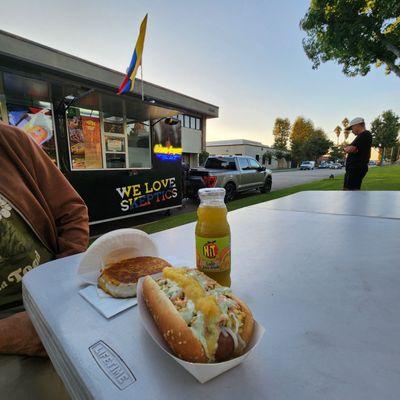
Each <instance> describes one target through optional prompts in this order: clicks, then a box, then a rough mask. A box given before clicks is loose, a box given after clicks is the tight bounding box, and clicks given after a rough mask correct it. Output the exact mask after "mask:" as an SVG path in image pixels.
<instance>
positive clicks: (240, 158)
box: [238, 157, 250, 171]
mask: <svg viewBox="0 0 400 400" xmlns="http://www.w3.org/2000/svg"><path fill="white" fill-rule="evenodd" d="M241 160H244V161H246V163H247V167H246V168H242V166H241V165H240V161H241ZM238 164H239V168H240V170H241V171H248V170H249V169H250V164H249V160H248V158H247V157H238Z"/></svg>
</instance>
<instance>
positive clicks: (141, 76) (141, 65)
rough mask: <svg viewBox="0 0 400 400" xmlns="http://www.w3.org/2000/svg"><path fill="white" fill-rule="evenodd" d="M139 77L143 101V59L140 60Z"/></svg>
mask: <svg viewBox="0 0 400 400" xmlns="http://www.w3.org/2000/svg"><path fill="white" fill-rule="evenodd" d="M140 79H141V81H142V101H144V92H143V60H141V61H140Z"/></svg>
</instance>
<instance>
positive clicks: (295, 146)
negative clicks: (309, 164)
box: [290, 117, 314, 164]
mask: <svg viewBox="0 0 400 400" xmlns="http://www.w3.org/2000/svg"><path fill="white" fill-rule="evenodd" d="M313 132H314V124H313V123H312V121H311V120H307V119H305V118H304V117H297V118H296V120H295V121H294V123H293V125H292V129H291V131H290V149H291V155H292V160H293V161H294V162H295V163H296V164H299V162H300V161H301V160H303V159H304V158H305V154H304V143H305V141H306V140H307V138H309V137H310V136H311V135H312V133H313Z"/></svg>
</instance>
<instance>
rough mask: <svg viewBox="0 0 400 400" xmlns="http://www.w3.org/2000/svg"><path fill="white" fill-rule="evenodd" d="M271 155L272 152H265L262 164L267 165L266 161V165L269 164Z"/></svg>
mask: <svg viewBox="0 0 400 400" xmlns="http://www.w3.org/2000/svg"><path fill="white" fill-rule="evenodd" d="M273 155H274V153H272V151H269V150H267V151H266V152H265V153H264V154H263V156H262V160H263V164H267V161H268V164H271V163H272V156H273Z"/></svg>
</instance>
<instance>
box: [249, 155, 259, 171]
mask: <svg viewBox="0 0 400 400" xmlns="http://www.w3.org/2000/svg"><path fill="white" fill-rule="evenodd" d="M246 158H247V160H248V162H249V167H250V169H251V170H255V171H256V170H258V169H259V168H261V165H260V163H259V162H258V161H257V160H256V159H255V158H252V157H246ZM252 162H254V163H255V164H257V165H258V167H252V165H251V163H252Z"/></svg>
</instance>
